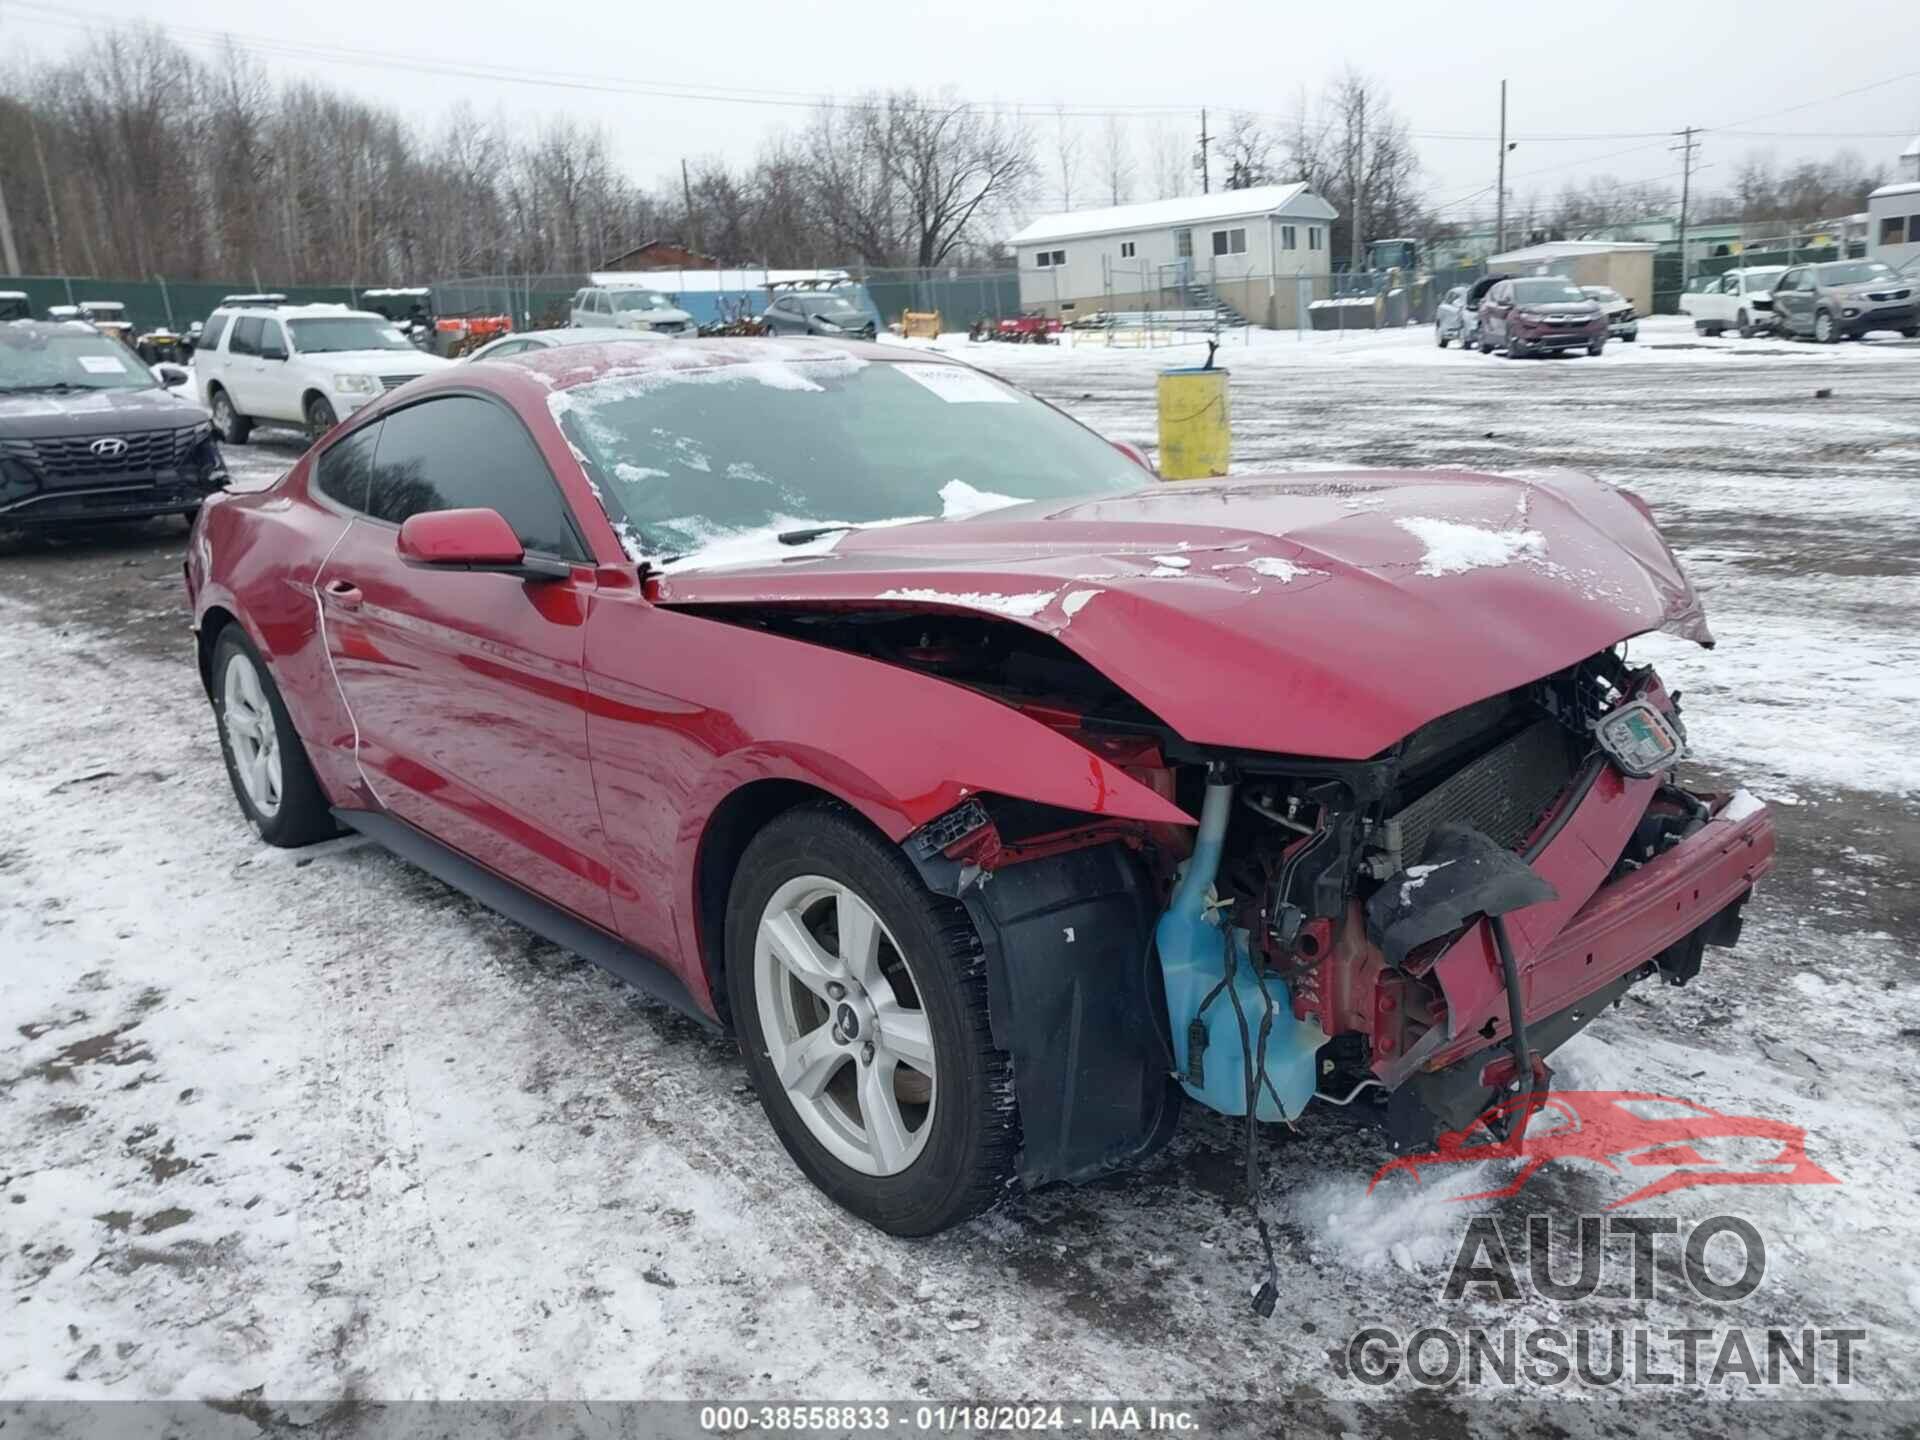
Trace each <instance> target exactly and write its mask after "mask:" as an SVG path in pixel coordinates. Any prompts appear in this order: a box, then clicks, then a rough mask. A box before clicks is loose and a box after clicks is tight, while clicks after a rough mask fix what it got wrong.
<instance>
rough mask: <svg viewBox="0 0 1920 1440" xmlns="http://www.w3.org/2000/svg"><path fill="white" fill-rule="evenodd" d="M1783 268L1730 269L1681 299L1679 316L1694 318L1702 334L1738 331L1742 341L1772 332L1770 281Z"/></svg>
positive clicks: (1781, 266) (1766, 266)
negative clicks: (1730, 330)
mask: <svg viewBox="0 0 1920 1440" xmlns="http://www.w3.org/2000/svg"><path fill="white" fill-rule="evenodd" d="M1786 268H1787V267H1786V266H1784V265H1762V266H1756V267H1748V268H1746V269H1741V270H1729V271H1727V272H1726V273H1725V274H1724V275H1715V276H1711V277H1709V278H1708V279H1706V280H1705V281H1704V282H1702V288H1701V289H1698V290H1689V291H1687V292H1686V293H1685V294H1684V295H1682V296H1681V297H1680V313H1681V314H1682V315H1691V316H1692V317H1693V328H1694V329H1695V330H1697V331H1699V332H1700V333H1701V334H1702V335H1718V334H1720V333H1722V332H1723V331H1726V330H1729V329H1732V330H1738V331H1739V332H1740V334H1741V336H1742V337H1743V338H1750V337H1752V336H1755V335H1763V334H1766V333H1768V332H1770V331H1771V330H1772V329H1773V320H1774V316H1773V295H1772V290H1773V282H1774V281H1776V280H1778V279H1779V278H1780V277H1781V276H1782V275H1784V274H1785V273H1786Z"/></svg>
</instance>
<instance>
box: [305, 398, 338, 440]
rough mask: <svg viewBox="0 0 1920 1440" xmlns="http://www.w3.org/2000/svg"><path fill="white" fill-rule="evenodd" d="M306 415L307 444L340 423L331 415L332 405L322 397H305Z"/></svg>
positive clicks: (336, 417) (335, 416)
mask: <svg viewBox="0 0 1920 1440" xmlns="http://www.w3.org/2000/svg"><path fill="white" fill-rule="evenodd" d="M306 415H307V440H308V442H309V443H311V442H312V441H315V440H318V439H319V438H320V437H321V436H322V435H324V434H326V433H327V432H328V431H329V430H331V429H333V427H334V426H336V425H338V424H339V423H340V418H339V417H338V416H337V415H335V414H334V413H333V405H332V403H331V402H330V401H329V400H328V399H327V397H326V396H324V395H309V396H308V397H307V405H306Z"/></svg>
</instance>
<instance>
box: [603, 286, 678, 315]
mask: <svg viewBox="0 0 1920 1440" xmlns="http://www.w3.org/2000/svg"><path fill="white" fill-rule="evenodd" d="M613 308H614V309H616V310H671V309H672V308H673V307H672V306H671V305H669V304H668V303H667V297H666V296H664V295H656V294H655V293H654V292H653V291H651V290H623V291H617V292H616V293H615V294H614V297H613Z"/></svg>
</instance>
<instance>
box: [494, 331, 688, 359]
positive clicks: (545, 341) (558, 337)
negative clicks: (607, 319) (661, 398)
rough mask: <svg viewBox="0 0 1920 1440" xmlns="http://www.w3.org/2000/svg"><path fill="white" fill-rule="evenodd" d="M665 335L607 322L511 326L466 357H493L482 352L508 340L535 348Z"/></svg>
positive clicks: (649, 340)
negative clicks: (532, 342) (526, 342)
mask: <svg viewBox="0 0 1920 1440" xmlns="http://www.w3.org/2000/svg"><path fill="white" fill-rule="evenodd" d="M666 339H667V337H666V336H664V335H656V334H654V333H653V332H652V331H651V330H618V329H615V328H614V327H613V326H611V325H562V326H555V327H553V328H552V329H549V330H512V331H509V332H508V333H507V334H505V335H501V336H499V337H497V338H495V339H492V340H489V341H488V342H487V343H486V344H484V345H482V346H481V347H480V348H479V349H478V350H476V351H474V352H473V354H471V355H469V356H468V357H467V358H468V359H469V360H488V359H492V358H494V357H492V356H490V355H488V354H487V353H486V352H487V351H489V350H491V349H493V348H494V346H496V345H505V344H507V343H508V342H509V341H512V340H537V341H539V342H540V345H539V347H537V348H543V349H544V348H549V347H552V346H555V345H620V344H626V343H628V342H632V343H636V344H640V345H662V344H665V343H666ZM501 358H502V359H507V360H518V359H519V358H520V357H519V356H518V355H507V356H502V357H501Z"/></svg>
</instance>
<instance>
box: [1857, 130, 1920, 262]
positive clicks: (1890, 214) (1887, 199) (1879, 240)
mask: <svg viewBox="0 0 1920 1440" xmlns="http://www.w3.org/2000/svg"><path fill="white" fill-rule="evenodd" d="M1899 173H1900V178H1899V179H1898V180H1895V181H1894V182H1893V183H1892V184H1890V185H1882V186H1881V187H1880V188H1879V189H1878V190H1875V191H1874V192H1873V193H1872V194H1871V195H1869V196H1867V217H1868V218H1867V254H1869V255H1871V256H1872V257H1873V258H1874V259H1875V260H1884V261H1886V262H1887V264H1889V265H1894V266H1899V265H1904V264H1906V263H1907V262H1908V261H1909V260H1912V259H1914V258H1915V257H1920V135H1916V136H1914V137H1913V143H1912V144H1911V145H1909V146H1907V148H1906V149H1905V150H1903V151H1902V152H1901V154H1900V172H1899Z"/></svg>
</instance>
